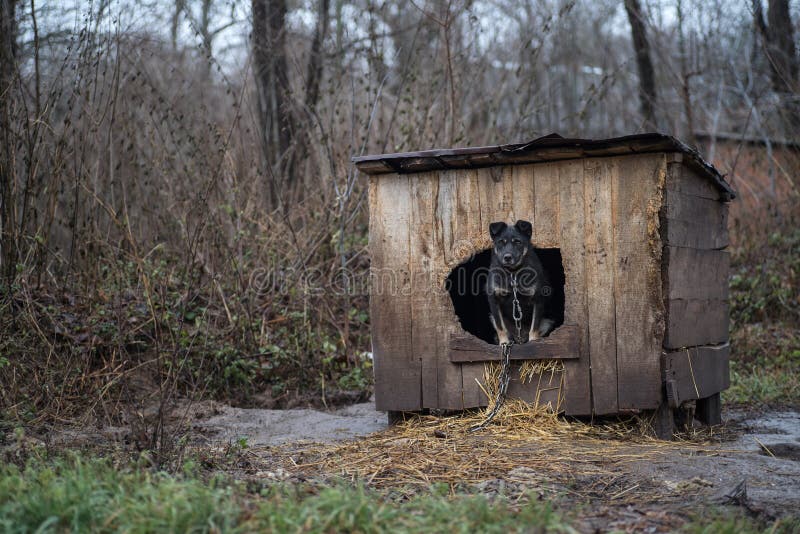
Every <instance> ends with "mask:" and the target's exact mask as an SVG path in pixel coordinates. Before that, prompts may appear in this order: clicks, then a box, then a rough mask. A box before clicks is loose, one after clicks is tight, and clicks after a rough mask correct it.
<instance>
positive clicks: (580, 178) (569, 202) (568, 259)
mask: <svg viewBox="0 0 800 534" xmlns="http://www.w3.org/2000/svg"><path fill="white" fill-rule="evenodd" d="M559 184H560V188H559V231H560V236H559V243H560V244H561V258H562V261H563V264H564V277H565V281H564V321H565V322H566V323H572V324H575V325H577V327H578V332H577V334H578V350H579V354H580V358H579V359H577V360H569V361H565V362H564V367H565V369H564V372H565V376H564V410H565V412H566V414H567V415H591V413H592V392H591V380H590V364H591V362H590V360H589V322H588V308H587V302H586V299H587V295H586V266H585V263H586V258H585V256H586V249H585V245H584V226H585V223H584V215H585V213H584V167H583V162H582V161H568V162H564V163H563V164H562V165H561V167H560V168H559Z"/></svg>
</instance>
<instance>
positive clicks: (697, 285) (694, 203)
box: [354, 134, 735, 422]
mask: <svg viewBox="0 0 800 534" xmlns="http://www.w3.org/2000/svg"><path fill="white" fill-rule="evenodd" d="M354 161H355V164H356V165H357V167H358V169H359V170H360V171H361V172H362V173H365V174H367V175H369V207H370V231H369V250H370V256H371V282H372V286H371V294H370V312H371V328H372V344H373V352H374V364H375V401H376V407H377V409H378V410H383V411H389V412H390V414H391V412H402V411H421V410H426V409H443V410H462V409H466V408H473V407H479V406H485V405H486V404H487V397H486V395H485V393H484V392H483V391H482V389H481V385H480V383H481V381H482V380H483V379H484V365H485V363H486V362H489V361H499V359H500V350H499V347H498V346H497V345H492V344H490V343H488V342H487V341H486V340H485V339H486V338H485V336H483V337H484V339H480V338H481V337H482V336H481V335H480V332H477V331H476V330H475V328H472V327H469V324H468V323H469V322H470V321H472V322H473V323H475V322H476V321H481V320H483V319H482V318H481V317H480V316H479V317H477V319H476V317H475V314H474V313H473V314H472V316H470V312H469V310H467V313H466V315H465V314H464V313H463V312H464V310H461V312H459V310H457V309H456V307H457V299H456V297H454V296H451V293H452V292H451V289H452V286H451V285H450V284H452V282H453V280H454V273H461V274H464V273H465V272H467V271H465V270H464V269H466V268H469V265H470V262H475V261H478V263H479V264H480V265H488V259H489V257H490V256H489V255H490V252H489V249H490V247H491V243H490V240H489V233H488V227H489V223H491V222H493V221H506V222H513V221H516V220H518V219H525V220H528V221H531V222H532V223H533V238H532V242H533V244H534V246H535V247H537V249H539V251H540V253H541V254H544V255H548V254H549V255H550V258H551V260H552V259H553V258H556V259H555V262H556V264H557V263H560V264H561V265H560V266H557V267H558V269H556V270H558V271H560V269H561V268H563V274H561V272H559V273H557V274H556V275H555V278H557V279H558V278H560V283H559V282H558V281H556V283H555V284H554V285H558V286H559V287H558V288H556V289H557V290H558V291H563V292H562V293H561V295H563V296H561V297H560V298H561V299H562V301H563V319H561V318H559V322H563V324H561V326H559V327H558V328H557V329H556V330H555V331H554V332H553V333H552V334H551V335H550V336H549V337H547V338H545V339H542V340H539V341H533V342H529V343H527V344H525V345H517V346H514V347H513V348H512V360H514V361H515V362H516V363H518V362H517V361H518V360H526V359H554V360H561V361H563V364H564V365H563V367H562V369H563V370H561V371H558V372H559V373H561V374H562V376H561V379H562V385H563V388H562V389H561V394H562V395H563V398H562V399H558V401H559V402H557V403H555V404H554V406H555V405H557V406H558V409H559V410H561V411H564V412H565V413H566V414H568V415H592V414H595V415H603V414H616V413H630V412H638V411H642V410H655V409H658V408H659V407H662V408H677V407H679V406H681V404H682V403H684V402H685V401H689V400H697V401H698V402H697V410H698V415H699V416H700V417H704V418H705V419H706V420H707V421H709V422H715V421H716V420H718V418H719V392H720V391H721V390H723V389H725V388H726V387H728V385H729V376H728V375H729V367H728V361H729V345H728V265H729V255H728V252H727V251H726V250H725V248H726V247H727V245H728V233H727V213H728V204H727V203H728V201H730V200H731V199H733V198H734V196H735V193H734V192H733V190H732V189H731V188H730V186H729V185H728V184H727V183H726V182H725V180H724V179H723V177H722V176H721V175H720V174H719V172H718V171H717V170H716V169H714V168H713V167H712V166H711V165H709V164H708V163H706V162H705V161H704V160H703V159H702V158H701V157H700V155H699V154H698V153H697V152H696V151H695V150H693V149H691V148H689V147H687V146H686V145H684V144H683V143H681V142H680V141H678V140H676V139H675V138H673V137H669V136H666V135H660V134H643V135H634V136H628V137H620V138H615V139H607V140H586V139H564V138H561V137H559V136H556V135H552V136H547V137H544V138H541V139H537V140H535V141H532V142H530V143H526V144H514V145H503V146H491V147H480V148H460V149H451V150H429V151H424V152H415V153H401V154H383V155H375V156H365V157H359V158H356V159H355V160H354ZM541 254H540V255H541ZM550 263H551V267H552V265H554V264H553V263H552V262H550ZM459 269H462V270H461V271H459ZM560 284H563V286H561V285H560ZM479 289H480V288H479ZM473 297H474V298H478V299H479V298H481V296H480V295H473ZM471 302H472V304H470V302H466V307H467V308H475V309H477V308H479V307H480V303H479V301H478V300H474V299H473V300H472V301H471ZM474 311H475V310H474V309H473V312H474ZM480 313H482V312H480ZM485 321H486V323H485V324H486V325H488V315H487V316H486V317H485ZM465 329H466V330H467V331H465ZM469 330H472V333H470V332H469ZM516 382H517V383H516V384H515V383H513V382H512V385H511V388H510V390H509V391H510V395H516V396H520V397H522V398H526V399H527V398H532V397H533V396H534V392H532V391H531V388H532V387H533V386H532V385H531V383H530V382H529V383H527V384H523V383H521V382H520V381H519V380H516ZM542 394H544V395H545V396H547V393H546V392H542V391H539V392H535V395H536V397H537V398H539V397H540V396H541V395H542ZM662 411H663V410H662ZM670 419H671V418H670Z"/></svg>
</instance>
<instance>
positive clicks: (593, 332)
mask: <svg viewBox="0 0 800 534" xmlns="http://www.w3.org/2000/svg"><path fill="white" fill-rule="evenodd" d="M584 165H585V167H584V209H585V211H584V222H585V226H584V245H585V250H586V265H585V268H586V302H587V310H588V313H587V318H588V324H589V355H590V358H591V379H592V401H593V410H594V413H595V414H597V415H602V414H610V413H616V412H617V407H618V401H617V347H616V317H615V307H614V263H615V262H614V231H613V230H614V229H613V220H612V213H613V206H612V201H613V199H612V194H611V191H612V185H611V184H612V181H613V180H614V174H615V173H617V172H619V171H618V167H617V160H616V159H615V158H598V159H587V160H585V162H584Z"/></svg>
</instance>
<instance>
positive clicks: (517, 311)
mask: <svg viewBox="0 0 800 534" xmlns="http://www.w3.org/2000/svg"><path fill="white" fill-rule="evenodd" d="M511 291H512V293H513V294H514V299H513V300H512V301H511V316H512V317H513V318H514V325H515V326H516V327H517V341H521V340H522V306H521V305H520V303H519V299H518V298H517V274H516V273H511Z"/></svg>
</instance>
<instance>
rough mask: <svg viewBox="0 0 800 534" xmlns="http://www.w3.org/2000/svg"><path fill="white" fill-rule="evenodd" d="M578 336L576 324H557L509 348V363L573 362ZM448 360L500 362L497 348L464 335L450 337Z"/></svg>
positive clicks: (459, 361)
mask: <svg viewBox="0 0 800 534" xmlns="http://www.w3.org/2000/svg"><path fill="white" fill-rule="evenodd" d="M579 333H580V329H579V328H578V326H577V325H566V324H565V325H561V326H560V327H559V328H557V329H556V330H555V331H553V333H552V334H550V335H549V336H548V337H546V338H543V339H538V340H536V341H529V342H528V343H524V344H522V345H512V346H511V354H510V355H509V359H511V360H546V359H575V358H578V357H579V356H580V354H579V350H580V348H579V347H580V346H579V340H580V338H579ZM448 357H449V360H450V361H451V362H456V363H470V362H489V361H501V360H502V352H501V348H500V346H499V345H490V344H489V343H486V342H485V341H483V340H480V339H478V338H476V337H475V336H471V335H468V334H466V335H465V334H452V335H451V336H450V350H449V352H448Z"/></svg>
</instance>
